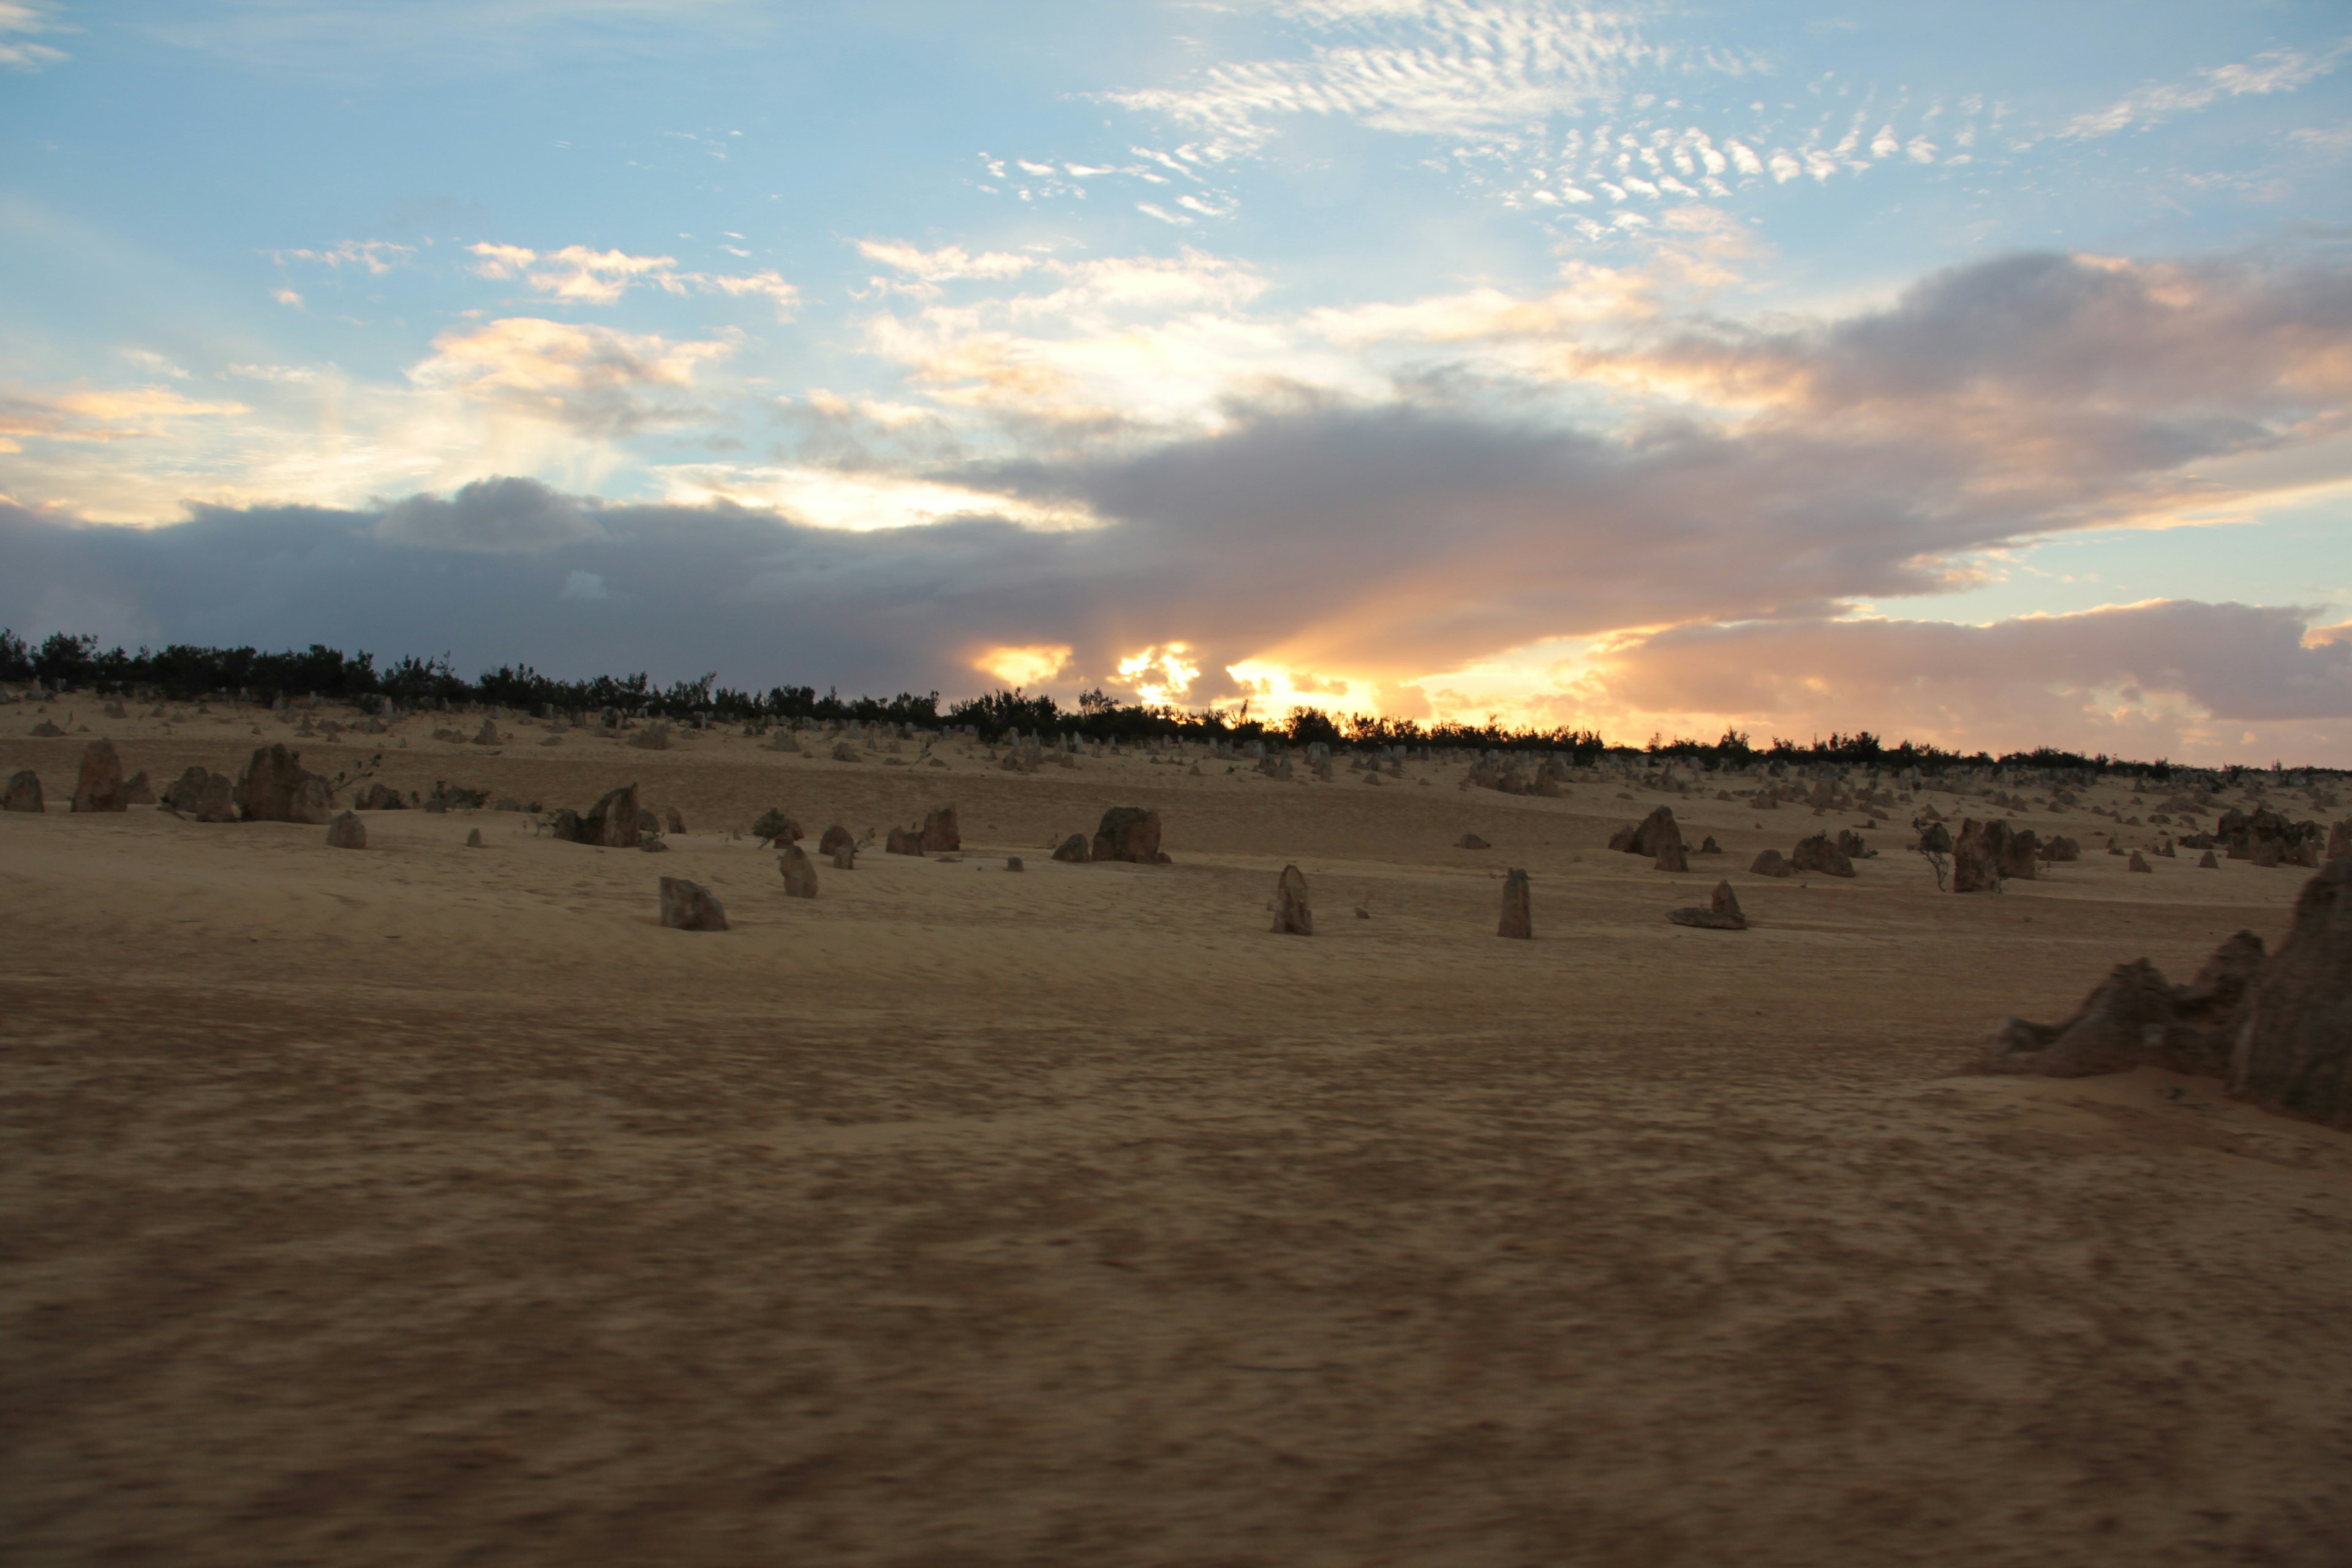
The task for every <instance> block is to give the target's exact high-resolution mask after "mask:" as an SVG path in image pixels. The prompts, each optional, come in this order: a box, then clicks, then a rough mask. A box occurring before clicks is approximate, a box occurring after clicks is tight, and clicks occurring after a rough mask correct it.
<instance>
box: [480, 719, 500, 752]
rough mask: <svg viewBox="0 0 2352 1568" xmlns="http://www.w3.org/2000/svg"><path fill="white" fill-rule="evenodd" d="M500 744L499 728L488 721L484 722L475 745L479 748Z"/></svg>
mask: <svg viewBox="0 0 2352 1568" xmlns="http://www.w3.org/2000/svg"><path fill="white" fill-rule="evenodd" d="M474 744H476V745H478V746H495V745H497V744H499V727H498V726H497V725H496V724H494V723H492V722H491V721H489V720H488V719H485V720H483V721H482V727H481V729H480V731H478V732H477V733H476V734H475V736H474Z"/></svg>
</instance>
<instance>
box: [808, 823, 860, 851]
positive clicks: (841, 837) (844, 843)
mask: <svg viewBox="0 0 2352 1568" xmlns="http://www.w3.org/2000/svg"><path fill="white" fill-rule="evenodd" d="M856 847H857V839H856V836H855V835H853V834H852V833H851V832H850V831H849V829H847V828H846V827H844V826H841V824H839V823H837V822H836V823H835V824H834V825H833V826H831V827H828V828H826V829H825V830H824V835H823V836H822V837H819V838H818V839H817V841H816V852H817V853H818V854H820V855H839V854H840V853H841V851H843V850H844V849H855V848H856Z"/></svg>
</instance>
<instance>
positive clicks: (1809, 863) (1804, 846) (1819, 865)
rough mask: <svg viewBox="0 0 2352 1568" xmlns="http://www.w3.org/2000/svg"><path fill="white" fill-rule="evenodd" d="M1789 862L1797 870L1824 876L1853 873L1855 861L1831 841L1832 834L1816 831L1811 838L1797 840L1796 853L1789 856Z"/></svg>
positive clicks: (1851, 874) (1850, 874)
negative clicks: (1848, 857)
mask: <svg viewBox="0 0 2352 1568" xmlns="http://www.w3.org/2000/svg"><path fill="white" fill-rule="evenodd" d="M1789 863H1790V866H1791V867H1792V868H1794V869H1796V870H1799V871H1806V872H1817V873H1819V874H1820V875H1822V876H1824V877H1851V876H1853V861H1851V860H1849V859H1847V858H1845V856H1844V855H1843V853H1842V852H1841V851H1840V850H1839V848H1838V847H1837V846H1836V845H1834V844H1832V843H1831V842H1830V836H1829V835H1828V834H1826V833H1816V834H1814V835H1813V836H1812V837H1810V838H1800V839H1799V840H1797V850H1796V853H1795V854H1793V855H1791V856H1790V857H1789Z"/></svg>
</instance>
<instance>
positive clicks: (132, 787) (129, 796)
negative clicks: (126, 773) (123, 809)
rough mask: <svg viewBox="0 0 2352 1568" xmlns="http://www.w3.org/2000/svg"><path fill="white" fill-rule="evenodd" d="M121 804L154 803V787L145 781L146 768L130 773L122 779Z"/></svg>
mask: <svg viewBox="0 0 2352 1568" xmlns="http://www.w3.org/2000/svg"><path fill="white" fill-rule="evenodd" d="M122 804H123V805H154V804H155V789H154V786H153V785H152V784H149V783H148V782H147V770H146V769H145V768H142V769H140V770H139V771H138V772H137V773H132V774H131V776H130V777H129V778H128V779H125V780H124V781H123V784H122Z"/></svg>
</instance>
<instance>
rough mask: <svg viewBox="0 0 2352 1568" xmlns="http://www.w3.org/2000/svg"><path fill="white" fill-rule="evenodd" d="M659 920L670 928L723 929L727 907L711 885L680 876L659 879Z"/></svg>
mask: <svg viewBox="0 0 2352 1568" xmlns="http://www.w3.org/2000/svg"><path fill="white" fill-rule="evenodd" d="M661 923H662V924H664V925H666V926H668V927H669V928H671V929H672V930H673V931H725V930H726V929H727V911H726V910H723V909H721V908H720V907H719V900H717V899H714V898H712V897H711V896H710V889H708V888H705V887H703V886H702V885H701V884H700V883H698V882H689V881H688V880H687V879H685V878H683V877H664V878H663V879H661Z"/></svg>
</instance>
